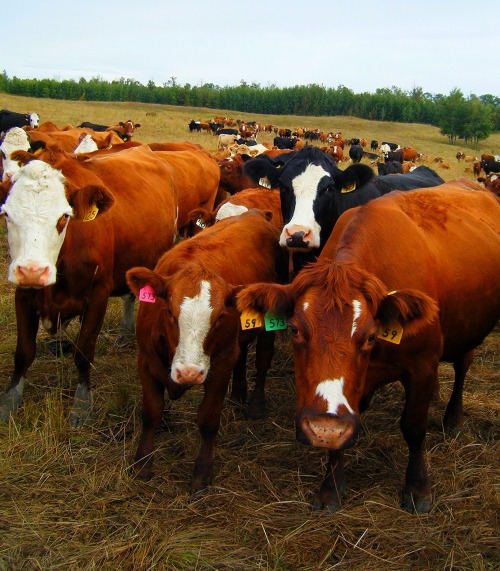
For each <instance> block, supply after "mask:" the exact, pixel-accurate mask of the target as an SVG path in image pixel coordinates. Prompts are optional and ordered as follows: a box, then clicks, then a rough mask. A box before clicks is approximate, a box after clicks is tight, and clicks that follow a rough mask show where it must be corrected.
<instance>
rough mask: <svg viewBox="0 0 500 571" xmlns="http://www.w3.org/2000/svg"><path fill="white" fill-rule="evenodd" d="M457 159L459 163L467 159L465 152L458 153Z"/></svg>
mask: <svg viewBox="0 0 500 571" xmlns="http://www.w3.org/2000/svg"><path fill="white" fill-rule="evenodd" d="M455 157H456V159H457V161H458V162H460V161H463V160H464V159H465V153H464V152H463V151H457V154H456V155H455Z"/></svg>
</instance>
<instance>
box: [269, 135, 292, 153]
mask: <svg viewBox="0 0 500 571" xmlns="http://www.w3.org/2000/svg"><path fill="white" fill-rule="evenodd" d="M296 142H297V139H296V138H295V137H274V139H273V145H274V146H275V147H278V149H292V150H293V148H294V147H295V143H296Z"/></svg>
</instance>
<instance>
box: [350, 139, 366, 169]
mask: <svg viewBox="0 0 500 571" xmlns="http://www.w3.org/2000/svg"><path fill="white" fill-rule="evenodd" d="M351 140H352V139H351ZM356 140H357V139H356ZM349 158H350V159H351V161H352V162H353V163H359V162H361V159H362V158H363V147H362V146H361V145H359V144H357V143H356V144H353V145H351V147H350V148H349Z"/></svg>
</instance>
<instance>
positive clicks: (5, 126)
mask: <svg viewBox="0 0 500 571" xmlns="http://www.w3.org/2000/svg"><path fill="white" fill-rule="evenodd" d="M39 122H40V115H38V113H16V112H15V111H9V110H8V109H2V110H1V111H0V134H1V133H6V132H7V131H8V130H9V129H12V128H13V127H31V128H32V129H36V128H37V127H38V124H39Z"/></svg>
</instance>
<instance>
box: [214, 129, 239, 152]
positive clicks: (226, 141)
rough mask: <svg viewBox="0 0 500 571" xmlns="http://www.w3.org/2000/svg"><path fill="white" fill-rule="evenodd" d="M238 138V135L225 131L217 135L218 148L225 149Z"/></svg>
mask: <svg viewBox="0 0 500 571" xmlns="http://www.w3.org/2000/svg"><path fill="white" fill-rule="evenodd" d="M237 139H238V135H226V134H224V133H222V134H220V135H218V137H217V150H218V151H220V150H224V149H225V148H226V147H228V146H229V145H232V144H233V143H235V142H236V140H237Z"/></svg>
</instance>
